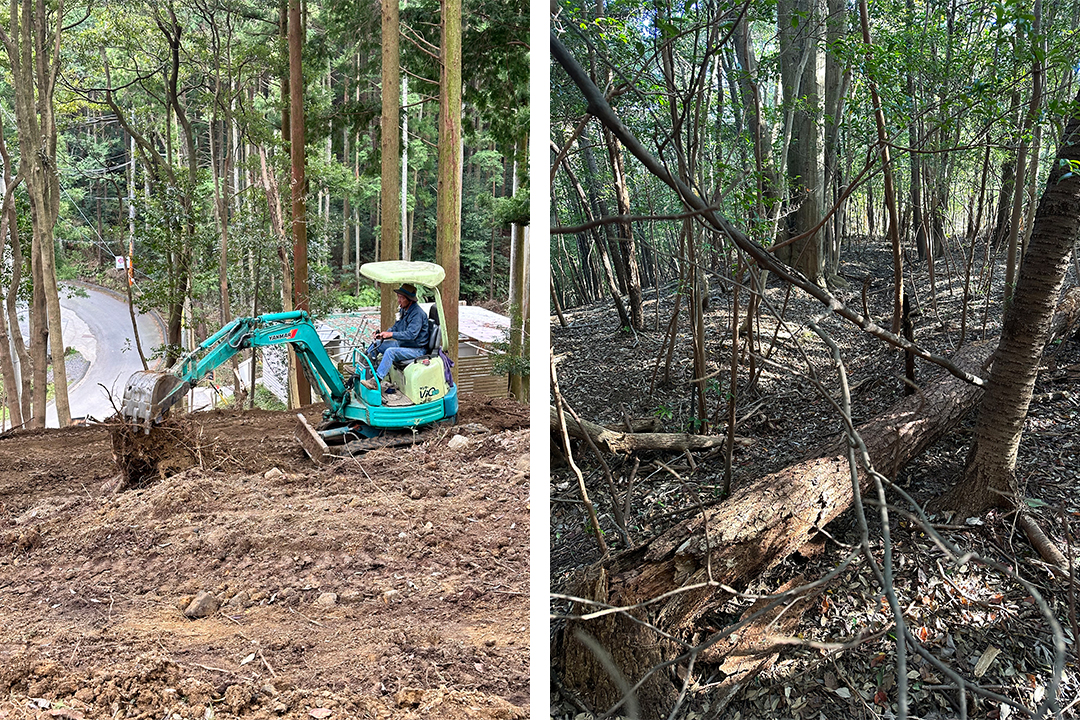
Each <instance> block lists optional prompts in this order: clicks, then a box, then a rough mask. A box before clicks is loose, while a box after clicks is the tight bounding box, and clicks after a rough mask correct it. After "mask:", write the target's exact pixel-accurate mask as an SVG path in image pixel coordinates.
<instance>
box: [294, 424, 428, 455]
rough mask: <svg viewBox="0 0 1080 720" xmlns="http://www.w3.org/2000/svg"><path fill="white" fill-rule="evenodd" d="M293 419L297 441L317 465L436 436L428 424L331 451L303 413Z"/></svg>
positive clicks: (417, 442) (358, 441) (384, 434)
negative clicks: (327, 459)
mask: <svg viewBox="0 0 1080 720" xmlns="http://www.w3.org/2000/svg"><path fill="white" fill-rule="evenodd" d="M296 420H297V422H296V432H295V437H296V440H297V442H299V443H300V446H301V447H302V448H303V449H304V452H305V453H307V455H308V457H310V458H311V459H312V460H313V461H314V462H316V463H320V462H322V461H323V460H324V459H326V458H348V457H355V456H357V455H362V454H363V453H366V452H368V451H369V450H377V449H378V448H385V447H403V446H406V445H417V444H419V443H422V442H426V441H428V440H430V439H431V438H432V437H433V436H434V435H435V430H436V426H435V425H427V426H425V427H422V428H418V429H415V430H414V429H412V428H406V429H402V430H393V429H390V430H385V431H384V432H383V433H382V434H381V435H376V436H375V437H370V438H359V439H357V440H351V441H349V442H347V443H345V444H343V445H335V446H333V448H331V447H329V446H327V444H326V441H325V440H323V438H322V436H320V435H319V433H318V431H317V430H315V428H313V427H312V426H311V423H309V422H308V421H307V419H306V418H305V417H304V416H303V415H302V414H300V413H297V415H296Z"/></svg>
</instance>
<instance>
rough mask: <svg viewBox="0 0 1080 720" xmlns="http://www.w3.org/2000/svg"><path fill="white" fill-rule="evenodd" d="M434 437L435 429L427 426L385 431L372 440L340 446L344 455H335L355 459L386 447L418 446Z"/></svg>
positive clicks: (361, 440)
mask: <svg viewBox="0 0 1080 720" xmlns="http://www.w3.org/2000/svg"><path fill="white" fill-rule="evenodd" d="M434 436H435V427H434V426H432V425H428V426H427V427H423V428H420V429H418V430H387V431H386V432H385V433H384V434H382V435H377V436H376V437H373V438H361V439H359V440H352V441H350V442H347V443H345V444H344V445H342V446H341V449H342V450H343V451H344V453H337V454H338V456H339V457H350V456H352V457H355V456H357V455H361V454H363V453H366V452H368V451H369V450H376V449H378V448H386V447H403V446H406V445H419V444H420V443H422V442H427V441H428V440H430V439H432V438H433V437H434Z"/></svg>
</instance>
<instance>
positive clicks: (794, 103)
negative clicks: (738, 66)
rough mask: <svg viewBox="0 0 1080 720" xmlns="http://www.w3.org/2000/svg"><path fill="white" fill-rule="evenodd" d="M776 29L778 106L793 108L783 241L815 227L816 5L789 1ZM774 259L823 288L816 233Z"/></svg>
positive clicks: (821, 255) (814, 1) (818, 172)
mask: <svg viewBox="0 0 1080 720" xmlns="http://www.w3.org/2000/svg"><path fill="white" fill-rule="evenodd" d="M777 18H778V21H779V23H780V40H781V45H782V50H781V74H782V82H783V90H784V104H785V106H787V107H790V108H793V116H792V126H791V139H790V141H789V143H788V164H787V177H788V188H789V190H788V198H789V203H790V205H791V208H792V213H791V214H790V215H789V216H788V222H787V232H786V237H795V236H798V235H802V234H804V233H806V232H808V231H809V230H810V229H811V228H813V227H814V226H816V225H817V224H818V223H819V222H820V221H821V215H822V213H821V200H820V198H821V179H822V178H821V175H822V172H821V161H820V160H819V150H820V148H819V145H820V138H819V133H818V122H819V120H820V117H821V106H820V104H819V100H818V98H819V95H818V86H817V64H818V44H817V41H816V39H815V37H816V36H815V33H816V31H817V23H818V20H819V19H820V12H819V9H818V2H817V0H791V2H785V3H782V4H781V8H780V9H778V11H777ZM777 256H778V257H780V258H781V259H782V260H784V261H785V262H787V263H788V264H789V265H791V266H792V267H794V268H795V269H797V270H799V271H800V272H801V273H802V274H803V275H805V276H806V277H807V278H808V279H809V280H810V281H811V282H813V283H814V284H815V285H824V281H825V277H824V270H825V264H824V260H825V257H824V253H823V252H822V233H821V231H817V232H815V233H813V234H812V235H810V236H809V237H805V238H803V239H801V240H798V241H796V242H794V243H792V244H791V245H787V246H783V247H782V248H780V249H779V251H778V253H777Z"/></svg>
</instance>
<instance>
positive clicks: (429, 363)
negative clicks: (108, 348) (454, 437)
mask: <svg viewBox="0 0 1080 720" xmlns="http://www.w3.org/2000/svg"><path fill="white" fill-rule="evenodd" d="M360 272H361V274H363V275H364V276H365V277H368V278H370V279H372V280H374V281H375V282H379V283H411V284H413V285H417V286H421V287H425V288H428V289H430V290H432V291H434V296H435V301H434V304H433V305H432V309H431V311H429V319H430V320H431V322H432V326H431V330H432V331H431V333H430V339H429V341H428V345H427V347H425V348H424V350H425V354H424V355H422V356H421V357H418V358H415V359H410V360H407V361H399V362H398V363H395V364H394V367H393V368H391V370H390V375H389V378H390V380H391V382H392V383H393V384H394V386H395V387H396V389H397V392H396V393H394V394H393V395H385V394H384V393H383V388H382V383H381V382H380V381H379V379H378V375H377V374H376V372H375V367H374V365H373V364H372V359H371V358H369V357H368V356H367V355H366V354H365V353H364V352H363V350H362V349H360V348H356V349H354V350H353V353H352V358H351V363H350V364H351V372H349V371H348V368H347V369H346V370H339V369H338V367H337V366H336V365H335V364H334V361H333V359H331V357H330V355H329V353H327V351H326V348H325V347H323V344H322V342H321V340H320V339H319V335H318V332H317V331H316V330H315V326H314V325H313V324H312V323H311V319H310V318H309V317H308V314H307V313H306V312H304V311H300V310H296V311H292V312H281V313H270V314H267V315H259V316H258V317H244V318H237V319H236V320H233V321H232V322H230V323H229V324H228V325H226V326H225V327H223V328H221V329H220V330H218V331H217V332H216V333H215V334H214V335H212V336H211V337H209V338H207V339H206V340H205V341H204V342H203V343H202V344H201V345H199V346H198V347H197V348H195V349H194V350H193V351H192V352H191V353H189V354H188V355H186V356H185V357H183V358H182V359H181V360H180V361H179V362H178V363H177V365H176V366H175V367H174V369H173V370H172V371H171V372H155V371H142V372H137V373H135V374H134V375H132V376H131V377H130V378H129V379H128V382H127V386H126V387H125V389H124V400H123V405H122V407H121V414H122V415H123V416H124V417H125V418H126V419H127V420H129V421H131V422H133V423H135V424H138V425H141V426H142V427H144V428H145V431H146V432H147V433H149V432H150V429H151V427H152V426H153V425H154V424H155V423H158V422H160V421H161V420H162V419H163V418H164V417H165V415H166V414H167V413H168V411H169V409H170V408H171V407H173V406H174V405H175V404H176V403H178V402H179V401H180V400H181V399H182V398H183V397H184V396H185V395H186V394H187V393H188V391H189V390H191V388H193V387H195V385H196V384H197V383H198V382H199V381H200V380H202V379H203V378H205V377H206V376H207V375H209V374H210V373H211V372H213V371H214V369H216V368H218V367H220V366H221V365H222V364H224V363H226V362H228V361H229V359H230V358H232V357H233V356H235V355H236V354H237V353H239V352H240V351H241V350H246V349H248V348H258V347H268V346H271V345H289V346H291V347H292V349H293V350H294V351H295V353H296V357H297V359H298V360H299V362H300V367H302V368H303V370H304V373H305V375H306V376H307V378H308V381H309V382H310V383H311V387H313V388H315V390H316V392H317V393H318V394H319V396H320V397H321V398H322V400H323V402H324V403H326V410H324V411H323V418H322V422H321V423H320V424H319V425H318V427H317V428H313V427H312V426H311V424H310V423H308V422H307V420H306V419H305V418H304V416H303V415H301V414H298V415H297V418H298V425H297V429H296V438H297V440H298V441H299V442H300V444H301V446H302V447H303V448H304V451H305V452H306V453H307V454H308V455H309V456H310V457H311V458H312V460H314V461H316V462H318V461H320V460H322V459H323V458H324V457H325V456H326V455H328V454H338V453H330V450H329V445H330V444H333V445H341V446H342V449H343V450H344V452H345V453H347V454H350V455H356V454H359V453H362V452H365V451H367V450H372V449H374V448H378V447H391V446H395V445H411V444H413V443H415V442H417V441H419V440H421V439H423V436H424V435H426V434H427V433H429V432H430V431H431V430H432V429H433V427H434V424H435V423H439V422H449V423H453V422H455V421H456V419H457V412H458V394H457V387H456V386H455V385H454V382H453V379H452V377H451V374H450V364H451V363H450V359H449V357H447V355H446V353H445V347H446V341H445V338H443V333H442V331H441V328H440V326H439V324H438V320H439V318H441V317H442V316H443V315H442V296H441V295H440V293H439V284H440V283H442V281H443V278H444V277H445V272H444V270H443V268H442V267H440V266H439V265H436V264H434V263H427V262H408V261H402V260H392V261H385V262H374V263H367V264H365V265H362V266H361V267H360ZM366 378H375V381H376V386H377V387H376V389H374V390H372V389H369V388H367V387H365V386H364V385H363V384H362V383H361V382H360V381H361V380H364V379H366Z"/></svg>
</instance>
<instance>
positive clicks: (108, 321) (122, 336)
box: [45, 284, 164, 427]
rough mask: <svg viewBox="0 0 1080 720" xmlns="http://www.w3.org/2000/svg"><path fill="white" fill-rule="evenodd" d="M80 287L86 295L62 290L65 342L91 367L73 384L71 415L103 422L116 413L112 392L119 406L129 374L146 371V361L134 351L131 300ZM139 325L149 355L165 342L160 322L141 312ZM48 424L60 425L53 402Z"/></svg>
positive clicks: (48, 412)
mask: <svg viewBox="0 0 1080 720" xmlns="http://www.w3.org/2000/svg"><path fill="white" fill-rule="evenodd" d="M62 285H63V284H62ZM79 287H80V288H81V289H82V290H83V291H84V292H85V296H84V297H78V296H75V297H66V295H67V293H65V292H64V290H63V289H62V290H61V298H60V309H61V317H62V319H63V323H64V345H65V346H68V347H73V348H75V349H76V350H78V351H79V352H80V353H82V355H83V357H85V358H86V359H87V360H88V361H89V362H90V367H89V368H88V369H87V371H86V375H84V376H83V378H82V379H81V380H80V381H79V382H77V383H75V384H74V385H71V386H70V387H69V388H68V400H69V401H70V403H71V416H72V417H82V416H84V415H92V416H93V417H95V418H97V419H98V420H103V419H105V418H107V417H109V416H110V415H112V414H113V408H112V404H111V403H110V402H109V396H108V392H111V393H112V395H113V397H114V398H115V401H116V404H117V405H118V406H119V405H120V400H121V398H122V397H123V395H124V385H125V384H126V383H127V379H128V377H129V376H130V375H131V374H132V373H133V372H136V371H138V370H142V363H141V362H140V361H139V353H138V351H137V350H136V349H135V334H134V333H133V332H132V330H131V314H130V312H129V311H128V306H127V301H126V300H122V299H120V296H119V295H114V294H112V293H109V292H105V291H103V290H96V289H94V288H93V287H91V286H86V285H80V286H79ZM137 323H138V326H139V341H140V342H141V343H142V347H143V352H145V353H147V354H149V353H151V352H152V351H153V349H154V348H155V347H157V346H158V345H161V344H162V343H163V342H164V338H163V336H162V332H161V326H160V325H159V324H158V321H157V320H156V319H155V318H154V317H153V316H151V315H140V316H138V318H137ZM152 367H153V366H152V365H151V368H152ZM102 385H104V386H105V388H108V392H106V390H105V388H102V387H101V386H102ZM45 425H46V427H57V420H56V407H55V406H54V405H53V404H51V403H50V404H49V406H48V408H46V413H45Z"/></svg>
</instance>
